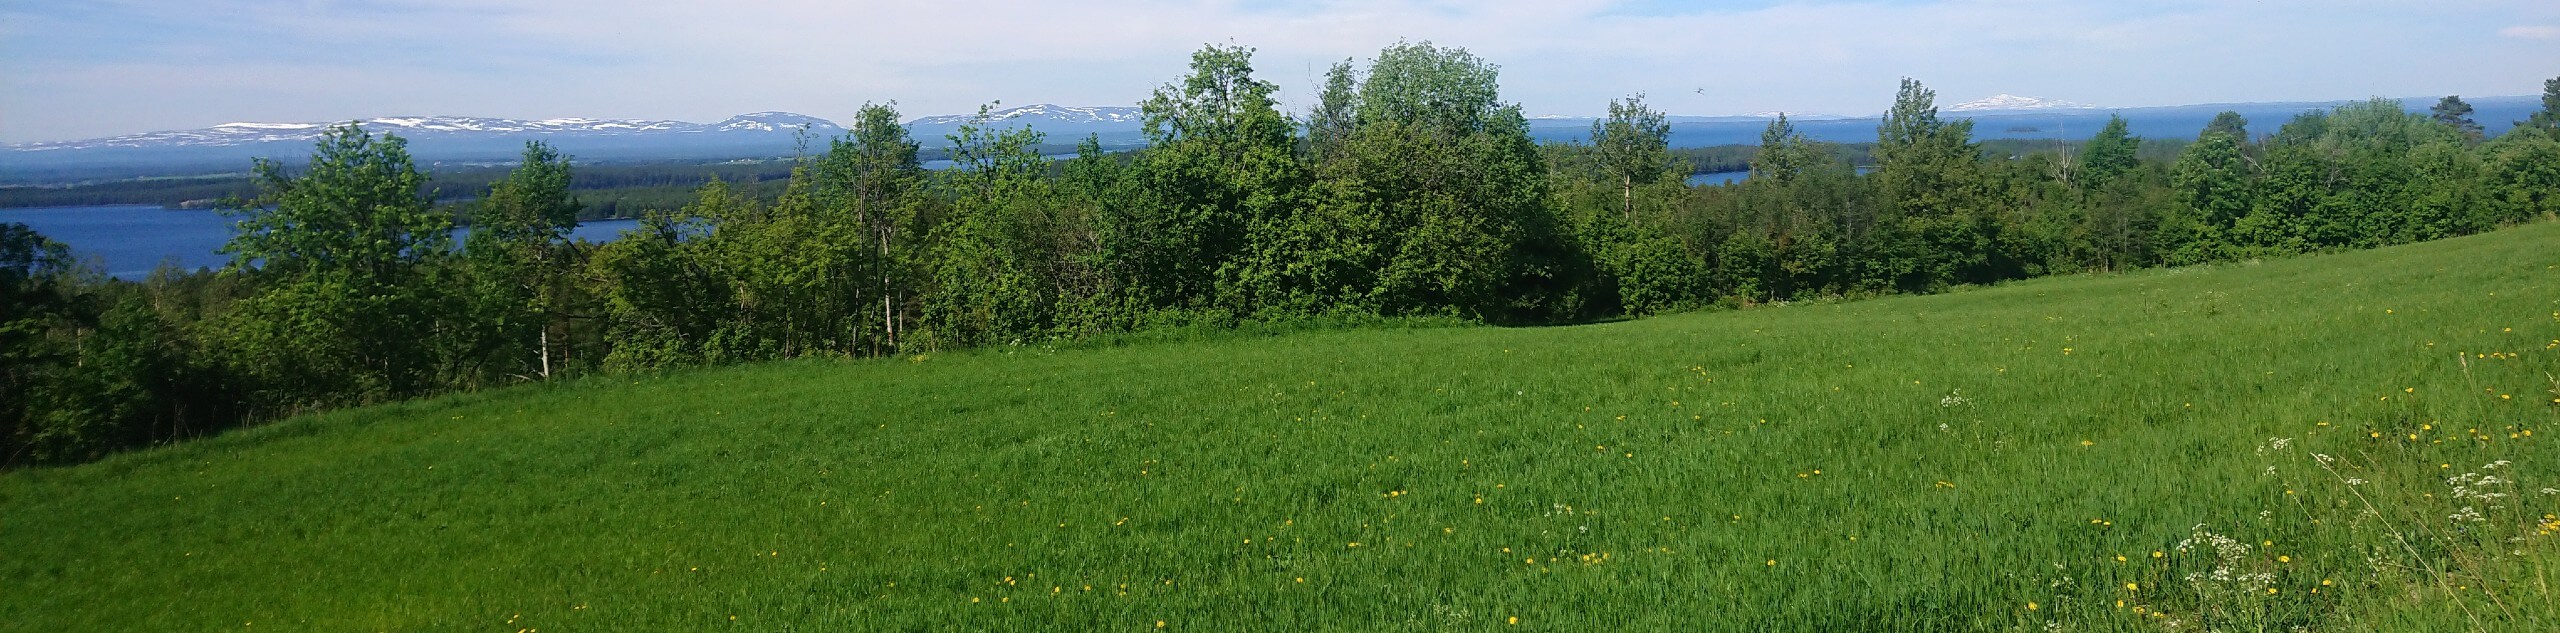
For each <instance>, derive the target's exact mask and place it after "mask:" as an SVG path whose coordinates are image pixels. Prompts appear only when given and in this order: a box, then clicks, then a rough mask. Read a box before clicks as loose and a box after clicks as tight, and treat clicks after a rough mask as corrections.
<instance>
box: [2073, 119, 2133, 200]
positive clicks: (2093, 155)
mask: <svg viewBox="0 0 2560 633" xmlns="http://www.w3.org/2000/svg"><path fill="white" fill-rule="evenodd" d="M2141 145H2142V139H2138V138H2133V137H2132V136H2131V135H2130V134H2128V133H2126V131H2125V122H2124V117H2121V116H2109V117H2107V126H2106V127H2105V128H2101V129H2099V130H2098V135H2097V136H2094V137H2090V139H2089V144H2088V145H2086V146H2083V148H2082V150H2081V154H2080V164H2079V165H2078V166H2077V169H2078V171H2076V172H2073V173H2072V175H2071V179H2072V183H2073V184H2076V185H2079V186H2080V188H2081V190H2083V191H2097V190H2101V189H2105V188H2107V186H2108V185H2110V184H2114V182H2115V181H2116V179H2117V178H2120V177H2123V176H2124V174H2125V172H2129V171H2133V168H2134V165H2135V160H2134V152H2135V151H2136V149H2137V148H2139V147H2141Z"/></svg>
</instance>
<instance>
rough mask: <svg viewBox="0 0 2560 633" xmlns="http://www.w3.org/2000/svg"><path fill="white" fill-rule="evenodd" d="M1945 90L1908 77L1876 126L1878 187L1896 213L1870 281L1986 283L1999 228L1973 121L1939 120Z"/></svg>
mask: <svg viewBox="0 0 2560 633" xmlns="http://www.w3.org/2000/svg"><path fill="white" fill-rule="evenodd" d="M1936 99H1937V92H1936V91H1933V90H1929V89H1928V88H1926V87H1924V86H1922V85H1920V82H1918V81H1915V80H1912V79H1909V78H1905V79H1903V80H1902V88H1901V91H1900V92H1898V93H1897V94H1896V95H1895V96H1894V102H1893V109H1892V110H1891V111H1889V112H1887V113H1886V114H1885V116H1884V121H1883V122H1882V123H1881V124H1879V125H1877V126H1876V149H1875V152H1876V171H1875V178H1876V182H1877V188H1878V189H1879V190H1881V192H1882V193H1883V195H1884V197H1885V199H1886V200H1887V201H1889V204H1890V205H1891V206H1889V207H1888V208H1889V209H1890V210H1891V211H1892V213H1893V215H1892V216H1891V217H1890V218H1888V219H1887V220H1886V225H1885V226H1884V227H1882V228H1883V230H1884V233H1885V234H1884V235H1882V236H1880V238H1879V241H1881V242H1883V244H1882V246H1881V248H1880V249H1879V250H1881V251H1883V252H1882V253H1880V254H1879V255H1880V257H1879V258H1878V259H1877V260H1876V261H1875V262H1874V264H1873V266H1874V267H1875V268H1874V269H1873V272H1872V273H1870V275H1869V276H1870V278H1874V279H1877V280H1880V281H1885V282H1886V283H1889V284H1890V287H1893V288H1899V289H1903V290H1926V289H1931V288H1937V287H1943V286H1946V285H1950V284H1956V283H1965V282H1975V281H1981V280H1982V279H1983V278H1982V277H1981V275H1980V273H1982V272H1984V271H1983V268H1984V267H1985V266H1986V265H1987V264H1988V263H1989V258H1988V252H1987V251H1988V246H1989V244H1990V243H1991V241H1992V240H1993V239H1994V238H1995V237H1996V235H1995V234H1994V232H1995V230H1996V229H1995V228H1993V227H1992V226H1991V223H1990V222H1989V218H1988V217H1987V216H1986V215H1985V214H1984V213H1983V211H1984V210H1983V209H1982V207H1981V205H1982V202H1983V197H1984V194H1985V192H1984V190H1983V184H1984V179H1983V174H1982V164H1981V163H1982V150H1981V148H1980V147H1978V146H1976V145H1974V143H1973V141H1972V135H1973V121H1971V120H1963V121H1955V122H1947V121H1943V120H1940V119H1939V118H1938V107H1937V105H1936Z"/></svg>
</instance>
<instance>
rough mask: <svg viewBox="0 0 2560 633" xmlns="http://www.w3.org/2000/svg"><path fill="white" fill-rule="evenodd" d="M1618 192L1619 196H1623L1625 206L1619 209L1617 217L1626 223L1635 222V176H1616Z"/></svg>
mask: <svg viewBox="0 0 2560 633" xmlns="http://www.w3.org/2000/svg"><path fill="white" fill-rule="evenodd" d="M1618 192H1619V194H1620V196H1621V197H1623V198H1624V199H1625V201H1626V206H1625V207H1624V208H1623V209H1621V210H1620V211H1619V213H1618V219H1619V220H1622V221H1625V222H1627V223H1629V224H1633V223H1635V221H1636V179H1635V177H1634V176H1619V177H1618Z"/></svg>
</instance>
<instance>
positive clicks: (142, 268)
mask: <svg viewBox="0 0 2560 633" xmlns="http://www.w3.org/2000/svg"><path fill="white" fill-rule="evenodd" d="M0 222H18V223H23V224H26V225H27V226H28V227H30V228H34V229H35V230H36V232H38V233H43V234H44V235H45V237H49V238H53V241H56V242H61V243H63V244H65V245H68V246H70V247H71V253H72V255H73V256H76V257H79V258H80V259H81V260H82V261H84V262H90V263H95V264H97V265H98V267H99V268H100V269H101V270H104V271H106V273H107V276H110V277H115V278H118V279H132V280H138V279H141V278H143V277H145V276H148V275H150V274H151V269H152V268H155V267H158V266H159V265H160V263H161V262H163V261H168V262H173V263H176V264H177V265H178V267H180V268H184V269H187V270H194V269H197V268H221V267H222V265H223V264H227V263H230V261H231V258H230V257H229V256H226V255H223V254H221V253H217V252H215V251H218V250H221V248H222V245H223V244H224V243H227V242H230V241H231V224H232V220H231V218H228V217H224V216H223V215H222V214H221V213H217V212H214V211H207V210H197V209H186V210H175V209H164V208H161V207H158V206H148V205H127V206H108V207H30V208H23V209H0ZM639 223H640V221H639V220H596V221H592V222H586V223H581V224H579V225H578V228H577V229H576V230H573V231H570V232H569V234H570V236H571V237H572V238H577V239H585V240H587V241H590V242H609V241H613V239H614V238H617V237H621V236H622V232H623V231H626V230H629V229H631V227H634V226H638V225H639ZM468 233H470V229H457V230H455V231H454V239H455V241H457V242H459V241H460V240H461V239H462V236H463V235H466V234H468Z"/></svg>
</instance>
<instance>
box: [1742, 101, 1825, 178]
mask: <svg viewBox="0 0 2560 633" xmlns="http://www.w3.org/2000/svg"><path fill="white" fill-rule="evenodd" d="M1828 160H1830V156H1829V155H1828V153H1827V151H1826V150H1824V149H1822V148H1820V147H1817V146H1815V145H1814V144H1813V142H1812V141H1810V140H1807V139H1806V138H1805V136H1804V133H1802V132H1797V131H1796V126H1795V124H1794V123H1791V122H1788V121H1787V115H1786V114H1785V113H1780V114H1778V118H1777V119H1776V120H1773V121H1770V122H1769V127H1767V128H1765V129H1762V130H1761V131H1760V151H1759V152H1758V153H1755V154H1752V155H1751V179H1752V180H1758V181H1767V182H1774V183H1777V184H1780V185H1786V184H1793V183H1794V182H1795V181H1796V179H1797V178H1798V177H1801V176H1803V175H1804V173H1805V170H1807V169H1811V168H1813V167H1815V166H1817V165H1819V164H1820V163H1823V162H1826V161H1828Z"/></svg>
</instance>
